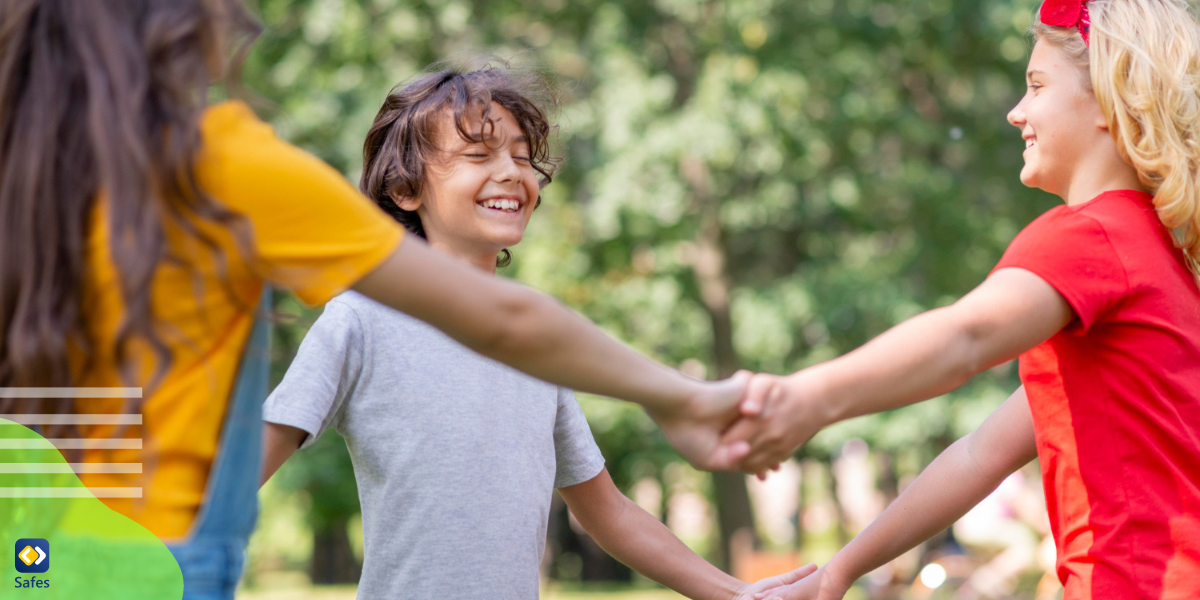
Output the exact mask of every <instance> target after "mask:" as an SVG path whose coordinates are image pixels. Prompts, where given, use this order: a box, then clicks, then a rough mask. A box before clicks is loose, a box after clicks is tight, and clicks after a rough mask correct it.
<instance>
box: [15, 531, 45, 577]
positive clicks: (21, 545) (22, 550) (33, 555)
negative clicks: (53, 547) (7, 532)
mask: <svg viewBox="0 0 1200 600" xmlns="http://www.w3.org/2000/svg"><path fill="white" fill-rule="evenodd" d="M16 554H17V557H16V566H17V572H18V573H45V572H46V571H48V570H50V542H47V541H46V540H43V539H39V538H22V539H19V540H17V544H16Z"/></svg>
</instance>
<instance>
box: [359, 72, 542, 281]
mask: <svg viewBox="0 0 1200 600" xmlns="http://www.w3.org/2000/svg"><path fill="white" fill-rule="evenodd" d="M465 64H467V65H471V64H474V65H478V66H477V67H476V68H471V67H470V66H450V65H448V64H435V65H434V66H433V67H431V69H430V70H429V71H428V72H426V73H425V74H423V75H420V76H418V77H416V78H415V79H413V80H412V81H409V82H407V83H404V84H401V85H398V86H396V87H395V88H393V89H392V91H391V92H390V93H388V96H387V98H386V99H385V100H384V101H383V106H382V107H380V108H379V113H378V114H376V115H375V122H374V123H372V124H371V129H370V131H369V132H368V133H367V139H366V141H365V142H364V143H363V171H362V178H361V180H360V181H359V189H360V190H362V193H363V194H366V196H367V197H368V198H370V199H372V200H374V201H375V203H376V204H378V205H379V207H380V208H382V209H383V210H384V212H386V213H387V214H389V215H391V216H392V218H393V219H396V220H397V221H399V222H400V224H401V225H403V226H404V227H405V228H406V229H408V230H409V231H411V232H412V233H414V234H416V235H418V236H420V237H422V238H423V237H425V229H424V227H422V225H421V219H420V218H419V217H418V216H417V213H416V212H415V211H409V210H404V209H402V208H400V206H399V205H398V204H397V202H398V201H399V200H400V199H402V198H404V197H410V198H411V197H416V196H420V195H421V191H422V190H423V189H424V187H425V171H426V169H427V168H428V166H429V164H430V162H431V161H433V160H436V159H437V157H438V152H439V149H438V147H437V144H436V142H435V140H436V139H437V127H438V125H439V124H440V123H442V121H443V116H445V115H448V116H449V117H450V119H451V120H452V122H453V123H454V126H455V128H456V129H457V130H458V135H460V136H461V137H462V138H463V139H464V140H467V141H469V142H480V141H485V140H487V139H489V138H490V136H491V129H490V128H491V127H493V123H492V122H491V121H490V119H489V118H488V116H489V114H490V113H491V107H492V103H493V102H495V103H496V104H499V105H500V106H503V107H504V108H505V109H507V110H508V111H509V112H510V113H512V115H513V118H515V119H516V120H517V126H519V127H520V128H521V132H522V133H524V134H525V137H526V138H528V139H529V162H530V163H531V164H532V165H533V168H534V170H535V171H537V173H538V184H539V187H541V188H544V187H546V185H548V184H549V183H550V180H551V179H553V178H554V172H555V171H556V170H557V169H558V167H559V165H560V164H561V162H562V159H561V158H559V157H555V156H552V155H551V154H550V138H551V135H552V133H553V131H554V128H553V127H552V126H551V125H550V120H549V119H548V118H547V117H546V112H545V111H544V110H543V109H542V106H546V107H548V108H549V109H551V110H553V108H554V107H555V105H556V104H557V102H556V98H555V93H554V87H553V85H552V84H551V83H550V81H549V80H547V79H546V78H545V77H543V76H541V75H540V74H539V73H538V72H536V71H534V70H532V69H518V68H514V67H513V66H511V65H509V64H508V63H506V62H505V61H503V60H501V59H499V58H496V57H491V56H479V57H473V58H471V59H468V60H467V61H466V63H465ZM480 110H481V111H482V117H481V118H480V121H479V129H478V130H477V131H471V130H470V129H469V127H470V122H471V119H470V117H471V115H472V114H473V111H480ZM538 203H541V197H539V198H538ZM511 259H512V254H511V253H510V252H509V251H508V250H507V249H505V250H504V251H502V252H501V253H500V257H499V258H498V259H497V261H496V266H499V267H504V266H507V265H508V263H509V261H510V260H511Z"/></svg>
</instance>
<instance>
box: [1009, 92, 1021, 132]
mask: <svg viewBox="0 0 1200 600" xmlns="http://www.w3.org/2000/svg"><path fill="white" fill-rule="evenodd" d="M1008 122H1009V123H1010V124H1011V125H1012V126H1013V127H1017V128H1022V127H1025V99H1024V98H1022V99H1021V101H1020V102H1018V103H1017V105H1016V106H1014V107H1012V110H1010V111H1008Z"/></svg>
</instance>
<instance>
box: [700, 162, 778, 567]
mask: <svg viewBox="0 0 1200 600" xmlns="http://www.w3.org/2000/svg"><path fill="white" fill-rule="evenodd" d="M681 170H682V171H683V175H684V178H685V179H686V180H687V181H688V183H689V184H691V188H692V192H693V194H694V198H695V202H696V205H697V206H698V207H699V209H700V213H701V221H700V234H699V236H698V237H697V239H696V252H695V256H694V257H693V258H692V261H691V263H692V271H693V272H694V273H695V275H696V283H697V284H698V287H699V288H700V300H701V302H702V304H703V305H704V308H705V310H706V311H707V312H708V315H709V319H710V320H711V322H712V332H713V338H712V342H713V362H715V363H716V367H717V377H718V378H719V379H724V378H726V377H729V376H731V375H733V374H734V373H736V372H737V370H738V369H739V368H741V359H740V358H739V357H738V355H737V350H736V349H735V348H734V347H733V318H732V316H731V314H730V310H729V300H730V296H731V295H732V288H733V286H732V283H731V282H730V280H729V273H728V271H727V269H726V251H725V245H724V239H723V238H724V236H723V235H722V231H721V221H720V215H719V207H718V206H717V205H716V204H715V203H714V202H713V201H712V199H711V195H710V193H709V189H710V186H709V180H708V168H707V166H706V165H705V164H704V163H703V162H702V161H701V160H700V159H698V158H695V157H688V158H685V159H684V161H683V162H682V164H681ZM712 477H713V479H712V481H713V490H714V492H715V496H716V502H717V523H718V528H719V530H720V533H721V552H720V556H719V557H718V558H717V561H718V562H717V564H718V566H720V567H721V568H722V569H724V570H725V571H728V572H732V570H733V568H734V567H735V566H736V565H735V564H734V559H735V558H737V557H735V556H733V550H734V545H733V543H732V542H733V541H734V539H735V538H736V537H737V536H739V535H740V536H748V537H749V540H750V545H751V546H752V547H754V548H758V546H759V538H758V533H757V531H755V528H754V512H753V508H752V507H751V505H750V491H749V490H748V489H747V488H746V476H745V475H743V474H742V473H713V475H712ZM743 532H744V533H743Z"/></svg>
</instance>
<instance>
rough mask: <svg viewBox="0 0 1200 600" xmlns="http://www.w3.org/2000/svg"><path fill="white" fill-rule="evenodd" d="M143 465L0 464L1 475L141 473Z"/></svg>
mask: <svg viewBox="0 0 1200 600" xmlns="http://www.w3.org/2000/svg"><path fill="white" fill-rule="evenodd" d="M141 472H142V463H0V473H141Z"/></svg>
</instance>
